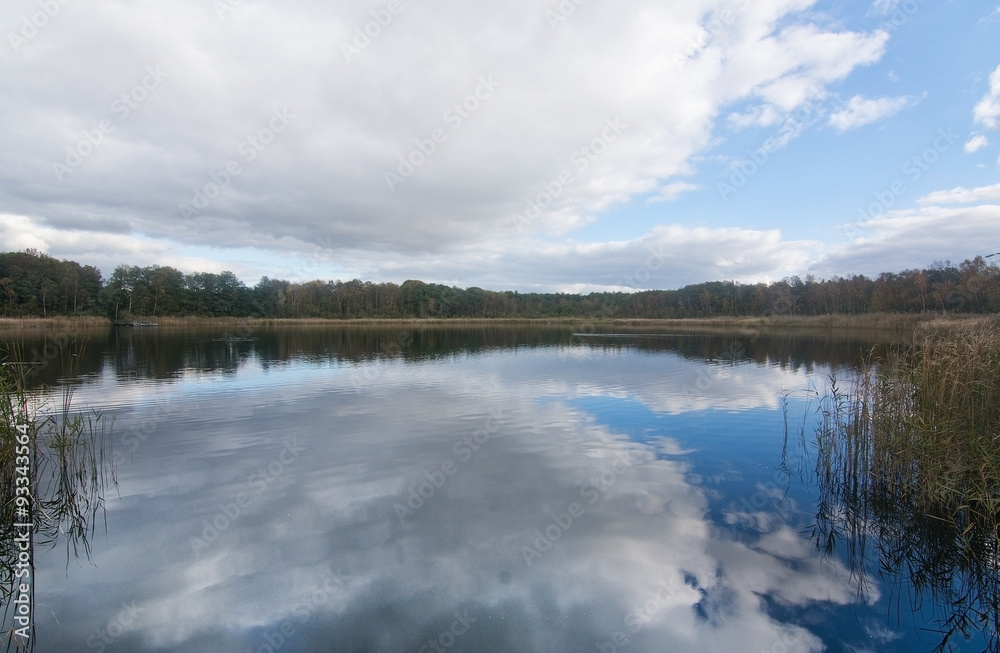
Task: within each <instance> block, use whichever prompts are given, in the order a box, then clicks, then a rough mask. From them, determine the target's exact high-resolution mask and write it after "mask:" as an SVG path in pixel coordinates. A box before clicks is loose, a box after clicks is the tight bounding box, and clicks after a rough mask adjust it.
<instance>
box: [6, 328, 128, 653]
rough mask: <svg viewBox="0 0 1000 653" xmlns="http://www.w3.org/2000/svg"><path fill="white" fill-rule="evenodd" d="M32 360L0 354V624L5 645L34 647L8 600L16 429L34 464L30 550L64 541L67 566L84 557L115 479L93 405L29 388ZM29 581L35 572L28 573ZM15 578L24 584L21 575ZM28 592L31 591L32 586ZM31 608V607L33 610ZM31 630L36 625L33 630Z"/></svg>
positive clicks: (103, 423) (105, 433)
mask: <svg viewBox="0 0 1000 653" xmlns="http://www.w3.org/2000/svg"><path fill="white" fill-rule="evenodd" d="M81 354H82V346H79V345H74V346H71V347H69V348H67V349H66V354H65V355H66V358H65V359H64V361H63V363H64V367H63V369H64V370H69V374H70V375H72V373H73V370H72V367H73V365H72V363H73V361H74V360H79V358H80V355H81ZM31 373H32V368H31V365H30V364H27V363H25V361H24V359H23V356H21V351H20V349H19V348H18V347H17V346H16V345H13V346H9V347H8V349H7V350H5V351H0V501H2V502H0V600H2V602H3V604H4V613H3V617H2V620H3V627H4V632H6V633H8V643H7V648H8V650H10V649H11V648H13V650H17V651H21V650H23V651H30V650H33V644H34V641H35V637H34V636H32V637H31V638H30V639H28V641H27V642H25V641H23V640H21V639H19V638H17V637H15V636H14V632H13V629H12V628H11V627H10V626H11V620H12V616H13V615H12V614H11V611H10V606H11V603H10V599H11V595H12V594H13V592H14V589H15V587H14V582H15V580H16V579H15V573H16V571H15V570H16V567H15V564H16V562H17V560H18V555H19V553H20V550H19V549H18V547H17V545H16V543H15V542H14V536H15V534H17V531H16V529H15V528H14V524H15V522H24V521H25V520H24V519H21V518H17V515H16V511H15V501H14V499H15V496H16V488H17V476H18V472H17V465H16V463H17V460H16V456H15V451H16V440H17V437H18V435H19V433H18V431H17V428H16V427H17V426H18V425H21V426H22V427H24V426H26V427H27V435H28V437H29V443H30V444H29V446H30V450H31V459H32V465H31V466H30V471H31V477H30V486H29V487H30V488H31V489H30V497H31V501H30V517H29V518H28V519H29V521H28V522H27V523H32V524H33V525H34V528H33V531H32V542H31V556H32V561H33V560H34V547H35V545H36V544H37V545H40V546H49V547H51V546H55V545H56V543H57V542H58V541H59V540H60V539H62V540H63V541H64V542H65V544H66V556H67V558H66V560H67V566H68V564H69V560H70V559H71V556H72V557H78V556H80V555H86V556H88V557H89V556H90V552H91V548H90V547H91V545H90V542H91V538H92V536H93V534H94V531H95V528H96V525H97V521H98V517H99V515H101V514H103V508H104V493H105V491H106V490H107V489H108V488H109V487H110V486H112V485H116V484H117V479H116V477H115V467H114V456H113V451H112V450H111V442H112V440H111V425H110V424H109V423H108V421H107V419H106V418H105V416H104V415H103V414H102V413H101V412H99V411H95V410H90V411H86V412H77V411H75V410H74V409H73V407H72V402H73V392H72V388H71V386H69V385H66V386H63V390H62V393H61V396H60V402H59V403H58V404H57V405H55V406H52V405H51V402H50V400H48V399H46V398H45V397H46V392H47V391H46V389H45V388H37V389H33V390H29V388H31V387H32V384H31V383H29V380H30V379H29V377H30V375H31ZM30 578H31V581H32V585H33V584H34V578H35V576H34V573H33V572H32V574H31V576H30ZM18 582H23V581H21V580H19V581H18ZM32 597H34V591H32ZM33 612H34V606H32V613H33ZM31 631H32V634H33V631H34V628H33V626H32V628H31Z"/></svg>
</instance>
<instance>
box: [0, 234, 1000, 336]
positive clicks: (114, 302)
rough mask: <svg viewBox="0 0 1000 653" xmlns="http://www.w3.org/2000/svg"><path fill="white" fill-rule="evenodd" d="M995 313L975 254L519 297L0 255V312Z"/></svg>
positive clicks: (996, 286) (129, 315)
mask: <svg viewBox="0 0 1000 653" xmlns="http://www.w3.org/2000/svg"><path fill="white" fill-rule="evenodd" d="M925 311H937V312H945V313H947V312H965V313H996V312H1000V267H998V266H997V265H996V264H991V263H988V262H987V261H986V259H984V258H983V257H976V258H974V259H971V260H965V261H962V263H960V264H959V265H958V266H955V265H952V264H951V263H950V262H936V263H935V264H934V265H932V266H931V267H930V268H928V269H922V270H904V271H902V272H898V273H896V272H884V273H882V274H880V275H879V276H878V277H876V278H869V277H866V276H863V275H851V276H848V277H837V276H835V277H832V278H830V279H824V280H817V279H815V278H814V277H812V276H807V277H806V278H805V279H802V278H799V277H797V276H795V277H789V278H785V279H782V280H781V281H775V282H772V283H756V284H744V283H738V282H735V281H711V282H707V283H699V284H693V285H689V286H685V287H683V288H680V289H676V290H647V291H641V292H633V293H625V292H595V293H590V294H588V295H580V294H568V293H520V292H517V291H510V290H508V291H493V290H484V289H482V288H477V287H472V288H465V289H462V288H457V287H454V286H446V285H442V284H435V283H424V282H423V281H415V280H409V281H406V282H404V283H402V284H395V283H372V282H370V281H361V280H359V279H353V280H351V281H321V280H318V279H317V280H314V281H308V282H304V283H298V282H291V281H287V280H282V279H270V278H268V277H262V278H261V279H260V281H259V282H257V284H256V285H254V286H252V287H250V286H247V285H246V284H244V283H243V282H242V281H240V280H239V279H238V278H237V277H236V275H235V274H233V273H232V272H222V273H220V274H215V273H211V272H195V273H191V274H185V273H183V272H181V271H180V270H177V269H175V268H172V267H169V266H159V265H152V266H148V267H138V266H132V265H119V266H118V267H116V268H115V270H114V272H113V273H112V274H111V277H110V278H109V279H106V280H105V279H103V278H102V275H101V272H100V270H98V269H97V268H95V267H93V266H89V265H88V266H83V265H80V264H79V263H77V262H75V261H67V260H61V261H60V260H57V259H55V258H53V257H51V256H48V255H46V254H44V253H40V252H38V251H36V250H30V249H29V250H26V251H23V252H7V253H0V315H2V316H5V317H50V316H57V315H99V316H106V317H109V318H112V319H120V320H130V319H144V318H155V317H157V316H206V317H264V318H340V319H353V318H421V317H427V318H490V317H513V318H545V317H586V318H709V317H743V316H762V315H776V314H777V315H823V314H848V315H858V314H864V313H872V312H899V313H914V312H925Z"/></svg>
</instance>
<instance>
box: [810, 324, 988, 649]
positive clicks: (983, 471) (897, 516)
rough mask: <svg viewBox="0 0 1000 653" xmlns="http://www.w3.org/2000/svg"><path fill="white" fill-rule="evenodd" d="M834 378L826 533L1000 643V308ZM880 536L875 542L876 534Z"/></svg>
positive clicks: (944, 618)
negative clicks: (846, 383)
mask: <svg viewBox="0 0 1000 653" xmlns="http://www.w3.org/2000/svg"><path fill="white" fill-rule="evenodd" d="M916 342H917V343H918V344H915V345H913V346H909V347H902V346H896V347H891V348H889V349H888V350H887V351H886V352H885V353H884V354H883V355H881V356H879V357H877V358H876V357H874V356H872V357H870V358H869V360H868V361H866V364H865V366H864V368H863V369H862V371H861V373H860V374H859V375H858V376H857V377H856V379H855V380H854V382H853V385H852V387H851V388H850V390H847V391H845V390H844V389H842V388H841V387H839V386H838V385H837V383H836V381H835V380H834V381H833V383H832V385H831V389H830V392H829V394H828V396H827V397H826V399H825V402H824V404H823V412H822V414H823V421H822V424H821V425H820V427H819V429H818V432H817V441H818V460H817V468H816V471H817V475H818V480H819V484H820V492H821V496H820V504H819V512H818V515H817V527H816V530H815V532H814V536H815V538H816V541H817V544H818V545H819V546H820V547H821V548H822V549H824V550H825V551H827V552H833V551H834V550H835V549H838V548H842V550H845V551H846V552H847V554H848V555H849V557H850V560H851V562H852V568H853V569H855V570H856V571H857V574H856V575H857V580H858V581H859V582H860V586H862V587H863V585H864V578H865V576H864V574H865V570H867V569H870V567H871V566H872V565H873V564H877V565H878V568H879V570H880V571H882V572H885V574H886V575H887V577H894V578H899V579H905V581H906V582H907V583H908V585H909V589H910V590H911V599H912V600H913V601H915V602H916V605H918V606H919V605H920V604H921V601H923V600H929V601H932V602H933V604H934V605H936V606H947V609H946V610H944V611H943V612H941V613H940V614H939V617H940V618H939V621H938V624H937V625H938V627H937V628H936V631H937V632H938V633H939V634H940V637H941V639H940V644H939V645H938V647H937V649H935V650H939V651H945V650H951V649H950V645H949V641H950V640H951V638H952V637H954V636H955V635H957V634H959V633H960V634H962V635H963V636H965V637H966V638H973V637H979V638H981V640H982V643H983V645H984V646H985V649H984V650H988V651H997V650H1000V640H998V636H997V626H998V624H1000V551H998V543H1000V320H998V319H996V318H994V319H991V320H986V321H978V322H975V323H968V324H953V325H947V326H944V327H942V326H940V325H938V326H935V327H932V328H925V329H922V331H921V332H920V333H919V334H918V338H917V340H916ZM872 545H874V548H873V546H872Z"/></svg>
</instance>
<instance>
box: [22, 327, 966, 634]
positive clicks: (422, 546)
mask: <svg viewBox="0 0 1000 653" xmlns="http://www.w3.org/2000/svg"><path fill="white" fill-rule="evenodd" d="M573 331H574V329H571V328H569V327H558V328H535V327H532V328H515V327H497V328H463V329H458V328H448V329H445V328H426V329H417V328H402V327H401V328H392V329H384V328H353V329H329V328H297V329H291V328H283V329H249V328H241V329H230V330H228V331H227V330H180V329H176V330H168V329H159V330H145V331H144V330H135V331H132V330H116V331H109V332H104V331H102V332H97V333H92V334H88V336H89V341H88V345H87V349H86V351H85V352H84V355H83V356H82V357H80V358H79V359H78V360H79V366H80V368H79V370H78V371H77V372H76V373H75V374H74V375H73V376H72V377H71V378H66V377H65V374H66V373H65V372H64V371H62V370H61V369H60V366H59V364H58V363H57V362H56V361H55V360H54V361H53V363H52V364H51V365H49V366H48V367H47V368H46V369H45V370H43V371H42V372H41V373H40V375H39V378H40V379H41V380H44V381H45V382H47V383H48V384H51V385H58V384H60V383H73V384H75V385H76V387H77V389H76V396H75V402H76V405H77V406H78V407H83V406H88V407H96V408H101V409H103V410H105V411H107V412H108V413H109V414H111V415H113V416H114V418H115V424H114V436H113V438H114V448H115V457H116V459H117V460H118V466H117V475H118V487H117V489H116V490H113V491H111V492H109V493H108V498H107V526H106V531H105V528H104V524H103V523H99V526H98V534H97V536H96V537H95V539H94V546H93V555H92V559H91V561H87V560H86V559H83V560H76V559H75V558H71V560H70V562H69V564H68V565H67V561H66V550H65V548H61V547H59V546H57V547H56V548H55V549H53V550H52V551H49V552H46V553H41V552H40V553H39V554H38V556H37V558H38V560H37V565H38V589H37V591H38V608H37V614H38V634H37V637H38V646H39V649H38V650H40V651H95V650H96V651H102V650H103V651H122V652H126V651H136V652H148V651H217V652H220V653H225V652H232V653H236V652H239V653H247V652H248V651H249V652H253V653H258V652H267V651H345V652H347V651H351V652H355V651H413V652H417V651H449V652H450V651H470V652H471V651H478V652H482V651H557V652H585V651H589V652H591V653H594V652H600V651H605V652H628V653H640V652H653V651H655V652H662V651H753V652H758V651H762V652H774V653H781V652H791V651H821V650H827V651H883V652H884V651H923V650H930V649H931V648H933V646H934V644H936V643H937V641H938V640H937V639H936V638H935V635H934V633H930V632H926V631H922V630H921V629H922V628H933V627H934V619H935V616H936V615H937V614H938V613H937V612H935V610H937V608H935V607H934V606H933V605H928V604H927V603H924V604H922V605H921V606H920V610H919V611H918V612H916V613H915V614H914V609H915V608H914V606H913V604H912V602H911V597H910V596H909V595H908V593H907V592H906V591H905V589H903V590H902V591H901V590H900V588H899V586H897V585H896V584H895V583H894V582H893V581H892V579H883V578H879V577H872V578H870V579H869V581H870V582H871V585H870V587H869V589H868V591H867V592H866V593H864V594H862V595H861V596H859V591H858V583H857V575H856V573H854V572H852V569H851V568H850V566H849V565H848V564H847V563H846V562H845V560H847V558H846V556H845V555H844V552H842V551H837V552H835V553H834V554H833V555H829V556H824V555H822V554H821V553H820V552H818V551H817V547H816V543H815V541H813V540H812V539H811V537H810V535H811V527H812V525H813V522H814V518H815V514H816V498H817V489H816V487H815V481H814V478H813V473H812V472H813V468H814V466H815V451H814V450H813V446H814V445H813V438H812V433H811V430H810V429H811V428H812V421H811V420H812V417H813V415H814V411H815V408H816V400H815V398H814V394H815V391H817V390H820V391H822V390H823V389H825V387H826V384H827V377H828V376H829V375H830V374H831V373H837V374H838V375H840V376H846V375H848V374H849V370H850V368H851V366H852V365H853V364H854V363H855V362H856V361H858V360H859V357H860V354H861V352H862V351H865V350H867V349H868V348H869V347H870V346H871V344H872V343H873V340H872V339H871V338H867V339H866V338H858V339H855V340H844V339H837V338H832V337H829V336H823V335H815V336H810V337H807V336H796V337H792V336H786V337H770V338H762V337H756V336H753V335H752V334H743V335H739V334H737V335H729V336H721V335H711V336H709V335H697V334H689V335H677V334H665V333H663V334H653V333H649V332H648V331H647V332H646V333H645V334H643V335H636V334H622V333H620V332H619V333H618V334H615V335H599V334H595V333H593V330H587V332H586V333H583V334H574V333H573ZM43 344H44V343H42V341H39V340H31V339H28V341H27V342H26V347H27V349H28V350H29V351H30V350H31V349H32V347H41V346H42V345H43ZM50 350H51V347H50ZM783 397H787V399H786V400H785V402H784V403H785V404H786V406H787V411H783V409H782V405H783ZM786 414H787V416H788V420H789V423H790V426H789V431H790V436H791V437H789V438H788V439H786V438H785V433H786V428H785V416H786ZM803 423H806V429H805V433H804V437H800V433H801V428H802V424H803ZM783 462H784V465H783ZM959 644H962V643H961V642H959ZM962 645H963V646H964V644H962ZM957 650H978V649H976V648H975V646H972V645H970V648H968V649H962V648H961V646H959V647H958V648H957Z"/></svg>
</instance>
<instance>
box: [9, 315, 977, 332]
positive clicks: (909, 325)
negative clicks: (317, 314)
mask: <svg viewBox="0 0 1000 653" xmlns="http://www.w3.org/2000/svg"><path fill="white" fill-rule="evenodd" d="M988 320H989V318H988V317H984V316H982V315H971V314H968V315H967V314H951V315H947V316H942V315H940V314H936V313H870V314H863V315H771V316H762V317H717V318H686V319H669V320H668V319H662V320H661V319H650V318H607V317H601V316H582V317H538V318H520V317H492V318H364V319H352V320H340V319H325V318H237V317H197V316H185V317H171V316H167V317H145V318H142V321H149V322H155V323H157V324H158V325H159V326H161V327H202V326H204V327H232V326H249V327H264V326H284V325H288V326H339V325H348V326H351V325H372V326H377V325H386V326H394V325H404V326H420V325H448V326H462V325H483V324H491V325H492V324H526V325H531V324H535V325H546V324H568V325H574V324H595V325H597V324H600V325H605V324H606V325H617V326H628V327H636V328H641V327H650V328H662V327H667V328H676V329H702V328H706V329H727V328H731V329H740V330H757V331H769V330H782V329H834V330H841V329H845V330H846V329H858V330H873V329H876V330H900V331H903V330H906V331H913V330H916V329H923V330H928V331H930V330H938V331H940V330H946V329H949V328H951V327H955V326H959V325H963V324H973V323H982V322H986V321H988ZM110 326H111V320H109V319H107V318H103V317H92V316H90V317H52V318H0V331H17V330H26V329H62V330H69V329H83V328H99V327H110Z"/></svg>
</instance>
